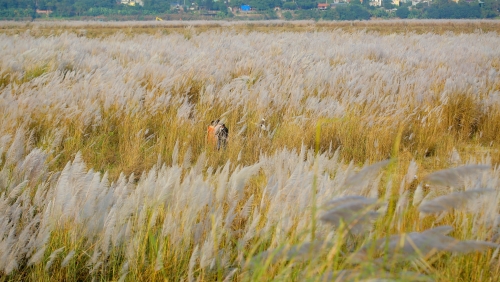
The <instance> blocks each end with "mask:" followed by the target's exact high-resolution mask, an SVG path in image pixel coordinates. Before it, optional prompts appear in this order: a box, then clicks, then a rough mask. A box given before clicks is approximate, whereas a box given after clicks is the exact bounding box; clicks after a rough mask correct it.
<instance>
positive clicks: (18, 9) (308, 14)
mask: <svg viewBox="0 0 500 282" xmlns="http://www.w3.org/2000/svg"><path fill="white" fill-rule="evenodd" d="M172 1H177V2H172ZM319 2H320V3H323V0H286V2H283V1H282V0H232V1H230V2H229V1H228V0H219V1H214V0H191V1H189V0H187V3H186V1H182V0H144V5H143V6H141V5H135V6H128V5H123V4H121V3H120V0H0V19H15V18H27V17H31V18H35V17H41V15H38V14H37V13H36V10H37V9H39V10H50V11H52V13H51V14H50V16H51V17H74V16H107V15H138V14H144V15H157V14H161V13H168V12H169V11H170V9H171V8H170V7H171V5H172V4H175V3H177V4H179V5H184V4H186V5H189V6H191V5H192V4H195V5H196V6H197V7H198V8H199V9H204V10H211V11H219V13H220V15H221V16H222V17H225V16H232V13H230V12H229V11H228V7H229V6H230V7H239V6H241V5H244V4H245V5H250V6H251V7H252V9H254V10H257V11H258V12H259V13H262V14H263V15H265V18H269V19H273V18H277V15H276V13H275V12H274V8H275V7H280V8H281V9H282V10H284V11H283V16H284V17H285V19H290V20H291V19H316V20H318V19H324V20H368V19H370V18H374V17H375V18H391V17H399V18H419V19H424V18H429V19H467V18H495V17H498V16H499V8H500V0H460V1H459V2H458V3H457V2H454V1H452V0H434V1H433V2H431V3H427V2H426V3H423V2H421V3H418V4H417V5H414V6H412V5H411V2H409V3H402V4H401V6H398V7H396V6H394V5H393V4H392V1H391V0H383V1H382V7H373V6H370V5H369V2H368V0H365V1H363V2H361V1H360V0H352V1H350V3H349V4H339V5H335V6H334V7H332V8H329V9H326V10H322V11H320V10H318V9H317V5H318V3H319ZM218 15H219V14H218Z"/></svg>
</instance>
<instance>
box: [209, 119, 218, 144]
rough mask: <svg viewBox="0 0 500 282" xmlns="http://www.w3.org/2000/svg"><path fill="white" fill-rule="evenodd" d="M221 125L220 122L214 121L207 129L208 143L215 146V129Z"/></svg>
mask: <svg viewBox="0 0 500 282" xmlns="http://www.w3.org/2000/svg"><path fill="white" fill-rule="evenodd" d="M218 124H219V120H212V121H211V122H210V125H209V126H208V128H207V143H208V144H210V145H213V146H215V144H216V143H217V136H216V135H215V127H216V126H217V125H218Z"/></svg>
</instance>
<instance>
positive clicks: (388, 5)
mask: <svg viewBox="0 0 500 282" xmlns="http://www.w3.org/2000/svg"><path fill="white" fill-rule="evenodd" d="M382 7H384V8H385V9H388V10H389V9H394V7H395V6H394V4H392V0H382Z"/></svg>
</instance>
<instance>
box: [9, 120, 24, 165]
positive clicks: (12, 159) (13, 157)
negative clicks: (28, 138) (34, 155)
mask: <svg viewBox="0 0 500 282" xmlns="http://www.w3.org/2000/svg"><path fill="white" fill-rule="evenodd" d="M24 142H25V130H24V129H23V128H18V129H17V130H16V135H15V136H14V140H13V141H12V144H10V147H9V150H7V154H6V155H5V166H8V165H11V164H17V163H18V162H19V161H20V160H21V158H22V157H23V155H24Z"/></svg>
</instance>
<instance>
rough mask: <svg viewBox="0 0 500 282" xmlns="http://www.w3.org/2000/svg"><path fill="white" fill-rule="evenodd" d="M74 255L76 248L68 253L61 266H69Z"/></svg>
mask: <svg viewBox="0 0 500 282" xmlns="http://www.w3.org/2000/svg"><path fill="white" fill-rule="evenodd" d="M74 255H75V250H71V251H70V252H69V253H68V254H67V255H66V257H65V258H64V260H63V261H62V262H61V268H64V267H66V266H68V264H69V262H70V261H71V259H72V258H73V256H74Z"/></svg>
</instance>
